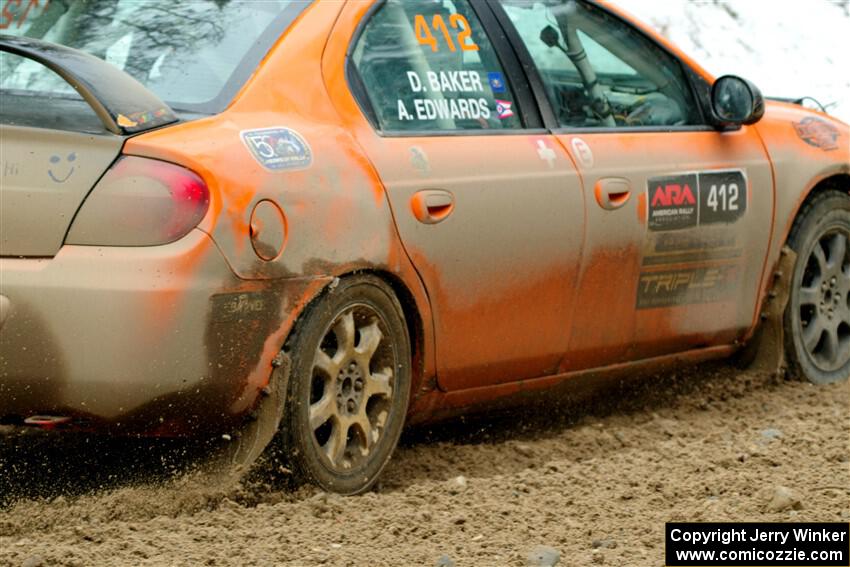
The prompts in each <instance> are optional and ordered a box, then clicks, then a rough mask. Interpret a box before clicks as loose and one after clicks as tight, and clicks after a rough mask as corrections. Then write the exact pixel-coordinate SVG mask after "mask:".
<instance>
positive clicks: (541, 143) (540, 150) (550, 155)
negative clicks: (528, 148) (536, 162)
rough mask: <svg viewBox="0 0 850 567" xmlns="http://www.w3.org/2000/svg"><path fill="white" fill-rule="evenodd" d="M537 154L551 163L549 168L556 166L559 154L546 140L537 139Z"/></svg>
mask: <svg viewBox="0 0 850 567" xmlns="http://www.w3.org/2000/svg"><path fill="white" fill-rule="evenodd" d="M536 148H537V155H538V156H539V157H540V159H541V160H542V161H545V162H546V163H547V164H548V165H549V169H552V168H554V167H555V160H557V159H558V154H557V153H555V150H553V149H552V146H550V145H549V144H548V143H547V142H546V140H537V141H536Z"/></svg>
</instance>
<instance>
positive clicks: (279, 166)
mask: <svg viewBox="0 0 850 567" xmlns="http://www.w3.org/2000/svg"><path fill="white" fill-rule="evenodd" d="M240 135H241V136H242V141H243V142H244V143H245V147H247V148H248V151H249V152H251V155H252V156H254V159H256V160H257V161H258V162H259V163H260V165H262V166H263V167H264V168H266V169H268V170H269V171H285V170H295V169H305V168H308V167H310V165H312V163H313V151H312V150H311V149H310V145H309V144H308V143H307V141H306V140H305V139H304V138H303V137H302V136H301V135H300V134H299V133H298V132H296V131H295V130H291V129H289V128H283V127H278V128H262V129H260V130H243V131H242V132H241V133H240Z"/></svg>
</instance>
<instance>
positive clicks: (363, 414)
mask: <svg viewBox="0 0 850 567" xmlns="http://www.w3.org/2000/svg"><path fill="white" fill-rule="evenodd" d="M287 348H288V349H289V351H290V354H291V356H292V374H291V376H290V379H289V385H288V394H287V406H286V407H287V410H286V416H285V417H284V420H283V424H282V429H281V438H282V441H283V445H284V451H285V455H287V456H286V458H287V460H288V461H289V464H290V467H291V468H292V470H293V473H294V474H295V475H296V477H297V479H298V480H300V481H302V482H308V483H313V484H316V485H318V486H319V487H321V488H322V489H324V490H327V491H331V492H338V493H341V494H357V493H360V492H363V491H365V490H367V489H368V488H369V487H370V486H372V484H373V483H374V482H375V480H376V479H377V477H378V475H379V474H380V472H381V470H382V469H383V468H384V466H385V465H386V464H387V462H388V461H389V458H390V455H391V454H392V452H393V450H394V449H395V446H396V444H397V443H398V439H399V436H400V435H401V430H402V427H403V425H404V418H405V414H406V413H407V406H408V398H409V395H410V382H411V349H410V339H409V337H408V333H407V326H406V325H405V321H404V314H403V311H402V309H401V305H400V304H399V302H398V300H397V299H396V297H395V295H394V294H393V292H392V290H391V288H390V287H389V286H388V285H387V284H385V283H384V282H383V281H382V280H381V279H379V278H376V277H374V276H356V277H352V278H347V279H343V280H342V281H340V283H339V284H338V285H337V286H336V288H334V289H331V290H329V291H328V292H327V293H325V295H323V296H322V297H320V298H319V299H318V300H317V302H316V303H315V304H314V305H312V306H311V307H310V308H309V309H308V310H307V311H306V312H305V314H304V316H303V319H302V321H301V323H299V325H298V327H297V329H296V331H295V335H294V336H293V337H292V338H291V339H290V341H288V342H287Z"/></svg>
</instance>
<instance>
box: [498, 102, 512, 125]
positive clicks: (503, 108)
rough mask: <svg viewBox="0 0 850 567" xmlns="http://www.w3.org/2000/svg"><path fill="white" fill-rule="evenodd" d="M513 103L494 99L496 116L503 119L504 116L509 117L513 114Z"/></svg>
mask: <svg viewBox="0 0 850 567" xmlns="http://www.w3.org/2000/svg"><path fill="white" fill-rule="evenodd" d="M512 107H513V103H511V102H508V101H506V100H498V99H496V116H498V117H499V119H500V120H504V119H505V118H510V117H511V116H513V115H514V111H513V108H512Z"/></svg>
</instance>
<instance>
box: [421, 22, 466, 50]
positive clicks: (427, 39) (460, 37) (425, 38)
mask: <svg viewBox="0 0 850 567" xmlns="http://www.w3.org/2000/svg"><path fill="white" fill-rule="evenodd" d="M449 25H451V26H452V29H455V30H458V32H457V34H456V38H457V43H458V45H460V49H461V51H478V45H477V44H476V43H475V41H474V40H473V39H472V27H470V25H469V20H467V19H466V18H465V17H464V16H463V15H461V14H452V15H451V16H449ZM431 26H432V27H433V28H434V30H435V31H439V32H442V34H443V38H445V40H446V45H448V46H449V50H450V51H457V47H455V43H454V41H453V40H452V34H451V32H449V28H448V27H447V26H446V21H445V20H444V19H443V16H441V15H440V14H437V15H435V16H434V17H433V18H432V19H431ZM413 27H414V30H415V31H416V39H417V40H418V41H419V44H420V45H429V46H431V51H432V52H436V51H439V49H440V45H439V44H438V43H437V38H435V37H434V34H433V33H431V28H430V27H428V20H426V19H425V16H423V15H422V14H417V15H416V17H415V18H414V19H413ZM458 28H459V29H458ZM467 40H468V41H469V43H467Z"/></svg>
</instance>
